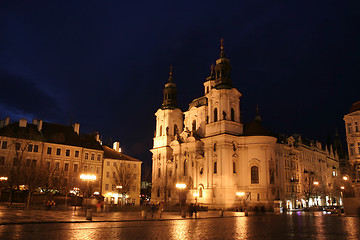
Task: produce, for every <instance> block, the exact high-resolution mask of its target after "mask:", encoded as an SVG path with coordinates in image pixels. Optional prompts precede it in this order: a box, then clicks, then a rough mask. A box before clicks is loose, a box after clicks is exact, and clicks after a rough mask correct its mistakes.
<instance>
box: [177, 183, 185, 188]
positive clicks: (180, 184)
mask: <svg viewBox="0 0 360 240" xmlns="http://www.w3.org/2000/svg"><path fill="white" fill-rule="evenodd" d="M176 188H179V189H185V188H186V184H185V183H177V184H176Z"/></svg>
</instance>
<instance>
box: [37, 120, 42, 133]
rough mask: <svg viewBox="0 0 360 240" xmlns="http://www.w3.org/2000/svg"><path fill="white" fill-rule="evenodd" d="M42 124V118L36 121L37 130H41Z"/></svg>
mask: <svg viewBox="0 0 360 240" xmlns="http://www.w3.org/2000/svg"><path fill="white" fill-rule="evenodd" d="M42 125H43V120H39V121H37V129H38V131H39V132H41V130H42Z"/></svg>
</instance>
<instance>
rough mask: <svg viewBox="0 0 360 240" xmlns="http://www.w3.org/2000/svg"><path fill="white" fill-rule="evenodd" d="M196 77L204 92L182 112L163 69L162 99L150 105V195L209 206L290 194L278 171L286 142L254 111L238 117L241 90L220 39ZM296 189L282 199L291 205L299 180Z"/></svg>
mask: <svg viewBox="0 0 360 240" xmlns="http://www.w3.org/2000/svg"><path fill="white" fill-rule="evenodd" d="M203 85H204V95H203V96H202V97H199V98H197V99H194V100H193V101H192V102H191V103H190V104H189V109H188V110H187V111H185V112H183V111H181V110H180V109H179V108H178V106H177V101H176V97H177V89H176V84H175V83H174V81H173V76H172V71H171V70H170V77H169V80H168V82H167V83H166V84H165V87H164V90H163V93H164V100H163V104H162V106H161V108H160V109H158V110H157V112H156V113H155V116H156V131H155V135H154V139H153V148H152V149H151V152H152V156H153V157H152V171H153V172H152V194H151V196H152V201H153V202H159V201H165V202H170V203H173V204H178V203H180V202H181V203H182V204H183V203H185V202H187V203H189V202H192V203H197V204H201V205H204V206H208V207H210V208H233V207H239V206H240V207H243V206H250V207H254V206H264V207H266V208H268V207H275V208H276V207H278V203H279V202H280V200H282V201H283V202H284V201H287V200H288V199H287V198H288V197H289V198H290V197H291V196H293V195H292V194H291V187H290V188H289V187H288V185H286V184H285V183H284V181H287V180H289V179H290V178H291V177H290V174H289V176H288V174H286V173H285V164H284V163H285V160H284V157H283V154H281V156H280V152H285V150H284V149H285V148H290V147H289V145H288V144H287V143H286V144H285V145H282V144H279V143H277V142H278V139H277V138H276V137H274V136H272V135H271V134H270V133H269V132H268V131H267V130H265V129H264V128H263V127H262V126H261V118H260V116H259V115H257V116H256V117H255V120H254V121H252V122H249V123H247V124H243V123H242V121H241V111H240V100H241V96H242V94H241V93H240V92H239V91H238V90H237V89H236V88H234V87H233V85H232V80H231V65H230V60H229V59H228V58H226V56H225V53H224V48H223V45H221V52H220V58H219V59H217V60H216V64H215V66H214V67H212V69H211V74H210V76H209V77H208V78H207V79H206V81H205V82H204V83H203ZM294 166H295V165H294ZM298 166H299V163H298ZM295 172H296V171H295ZM294 176H297V175H296V174H295V175H294ZM287 178H289V179H287ZM285 179H286V180H285ZM293 179H294V178H293ZM298 179H299V177H297V180H298ZM289 181H290V180H289ZM177 184H182V185H181V186H182V187H183V188H177V187H176V186H180V185H177ZM294 184H298V185H299V182H294ZM184 187H185V188H184ZM285 187H287V189H288V190H290V193H287V192H286V190H285ZM293 189H294V188H293ZM293 191H294V190H293ZM296 191H297V192H299V194H298V195H296V197H294V198H293V199H290V200H289V201H291V202H292V206H293V207H295V206H296V203H295V202H296V200H299V201H300V196H299V195H300V191H301V189H300V187H298V188H297V190H296ZM294 196H295V195H294ZM295 198H299V199H295Z"/></svg>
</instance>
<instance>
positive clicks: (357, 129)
mask: <svg viewBox="0 0 360 240" xmlns="http://www.w3.org/2000/svg"><path fill="white" fill-rule="evenodd" d="M355 132H359V126H358V122H355Z"/></svg>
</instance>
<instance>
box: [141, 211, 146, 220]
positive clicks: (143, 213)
mask: <svg viewBox="0 0 360 240" xmlns="http://www.w3.org/2000/svg"><path fill="white" fill-rule="evenodd" d="M141 219H146V211H145V210H141Z"/></svg>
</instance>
